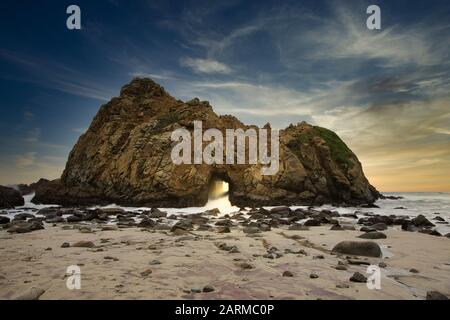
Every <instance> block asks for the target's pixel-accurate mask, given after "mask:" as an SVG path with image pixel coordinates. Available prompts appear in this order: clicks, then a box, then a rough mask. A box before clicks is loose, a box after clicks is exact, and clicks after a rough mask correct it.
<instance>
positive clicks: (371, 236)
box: [358, 231, 387, 240]
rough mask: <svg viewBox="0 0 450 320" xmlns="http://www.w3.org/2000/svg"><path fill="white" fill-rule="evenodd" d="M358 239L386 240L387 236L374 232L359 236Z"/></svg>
mask: <svg viewBox="0 0 450 320" xmlns="http://www.w3.org/2000/svg"><path fill="white" fill-rule="evenodd" d="M358 238H361V239H370V240H376V239H386V238H387V236H386V235H385V234H384V233H382V232H376V231H375V232H367V233H364V234H362V235H360V236H359V237H358Z"/></svg>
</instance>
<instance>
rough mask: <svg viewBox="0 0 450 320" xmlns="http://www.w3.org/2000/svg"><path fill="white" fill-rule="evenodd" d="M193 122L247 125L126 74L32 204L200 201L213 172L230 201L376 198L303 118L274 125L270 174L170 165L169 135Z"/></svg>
mask: <svg viewBox="0 0 450 320" xmlns="http://www.w3.org/2000/svg"><path fill="white" fill-rule="evenodd" d="M193 121H202V123H203V129H204V130H206V129H209V128H217V129H219V130H225V129H237V128H242V129H244V130H246V129H248V128H250V126H246V125H244V124H243V123H241V122H240V121H239V120H238V119H237V118H235V117H233V116H229V115H226V116H218V115H216V114H215V113H214V111H213V109H212V107H211V106H210V104H209V103H208V102H206V101H200V100H198V99H193V100H191V101H189V102H183V101H180V100H176V99H175V98H173V97H172V96H170V95H169V94H168V93H167V92H166V91H165V90H164V88H162V87H161V86H159V85H158V84H156V83H155V82H153V81H152V80H150V79H134V80H133V81H132V82H131V83H129V84H128V85H126V86H124V87H123V88H122V90H121V93H120V96H119V97H116V98H113V99H111V101H110V102H108V103H107V104H105V105H103V106H102V107H101V108H100V110H99V112H98V113H97V115H96V116H95V118H94V120H93V122H92V124H91V126H90V127H89V129H88V130H87V132H86V133H85V134H83V135H82V136H81V137H80V138H79V140H78V142H77V143H76V145H75V146H74V148H73V150H72V151H71V153H70V155H69V159H68V161H67V164H66V168H65V170H64V172H63V174H62V177H61V179H58V180H55V181H52V182H49V183H47V184H43V185H40V186H39V188H38V189H37V190H36V196H35V199H34V200H33V201H34V202H38V203H57V204H62V205H88V204H94V203H95V204H98V203H110V202H114V203H117V204H123V205H146V206H153V207H156V206H157V207H188V206H203V205H204V204H205V203H206V201H207V199H208V195H207V193H208V184H209V181H210V179H211V177H213V176H217V175H219V176H222V177H223V178H224V179H226V180H227V181H228V182H229V184H230V192H229V198H230V202H231V203H232V204H233V205H237V206H262V205H282V204H283V205H289V204H291V205H310V204H322V203H337V204H340V203H347V204H360V203H372V202H374V201H375V200H376V199H377V197H378V192H377V191H376V189H375V188H374V187H372V186H371V185H370V183H369V182H368V181H367V179H366V177H365V176H364V173H363V171H362V166H361V163H360V162H359V161H358V159H357V157H356V156H355V155H354V154H353V152H352V151H351V150H350V149H349V148H348V147H347V146H346V145H345V143H344V142H343V141H342V140H341V139H340V138H339V137H338V136H337V135H336V134H335V133H334V132H332V131H330V130H327V129H325V128H321V127H314V126H311V125H309V124H307V123H305V122H302V123H299V124H297V125H290V126H289V127H288V128H286V129H284V130H281V132H280V169H279V171H278V173H277V174H276V175H273V176H262V175H261V173H260V165H225V164H224V165H211V166H210V165H206V164H200V165H186V164H182V165H175V164H173V162H172V161H171V157H170V152H171V149H172V147H173V145H174V143H173V142H172V141H171V133H172V132H173V130H175V129H177V128H186V129H188V130H192V123H193ZM267 126H270V125H267Z"/></svg>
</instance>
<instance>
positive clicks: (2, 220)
mask: <svg viewBox="0 0 450 320" xmlns="http://www.w3.org/2000/svg"><path fill="white" fill-rule="evenodd" d="M10 221H11V219H9V218H8V217H2V216H0V224H7V223H9V222H10Z"/></svg>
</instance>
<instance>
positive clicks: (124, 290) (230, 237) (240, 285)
mask: <svg viewBox="0 0 450 320" xmlns="http://www.w3.org/2000/svg"><path fill="white" fill-rule="evenodd" d="M91 227H92V231H93V233H81V232H80V231H79V230H78V229H77V228H76V227H74V228H72V227H71V228H70V229H64V228H62V227H61V226H60V225H58V226H53V227H52V226H47V227H46V229H45V230H39V231H35V232H32V233H27V234H13V235H10V234H8V233H7V232H6V231H5V230H1V231H0V257H1V261H0V299H14V298H16V297H17V296H20V295H21V294H23V293H24V292H26V291H28V290H29V289H30V288H32V287H37V288H42V289H44V290H45V293H44V294H43V295H41V297H40V299H217V298H221V299H424V298H425V296H426V293H427V291H432V290H436V291H440V292H441V293H443V294H446V295H449V294H450V240H449V239H447V238H445V237H434V236H430V235H426V234H420V233H412V232H404V231H401V230H395V229H389V230H387V231H385V234H386V235H387V239H384V240H375V241H376V242H377V243H379V244H380V245H382V246H383V250H384V251H385V254H386V255H387V256H388V258H384V259H383V262H385V263H386V265H387V266H386V267H385V268H382V269H381V270H382V280H381V287H382V288H381V290H369V289H368V288H367V287H366V284H364V283H354V282H350V281H349V278H350V277H351V276H352V275H353V273H354V272H356V271H359V272H360V273H362V274H365V271H366V268H367V265H354V264H349V265H348V266H347V267H348V270H336V269H335V267H336V266H337V265H338V261H343V262H344V261H346V260H345V257H338V256H336V255H332V254H331V253H330V250H331V249H332V248H333V246H334V245H335V244H337V243H338V242H340V241H343V240H359V239H357V238H356V237H357V236H358V235H360V234H361V232H359V231H348V230H345V231H330V230H329V226H328V227H314V228H311V229H310V230H309V231H289V230H285V229H282V228H276V229H275V228H273V229H272V230H271V231H268V232H264V233H261V234H259V235H260V236H259V237H249V236H247V235H246V234H244V233H243V232H242V230H240V229H235V228H233V229H232V230H231V233H228V234H218V233H216V232H206V231H193V232H190V233H189V234H188V235H184V236H174V235H171V233H170V232H169V231H146V230H142V229H139V228H125V229H119V230H113V231H100V230H101V229H100V227H99V228H96V227H95V225H93V226H91ZM293 235H297V236H301V237H303V238H304V239H292V238H291V237H292V236H293ZM80 240H87V241H92V242H93V243H94V244H95V247H94V248H75V247H69V248H62V247H61V244H62V243H63V242H69V243H70V244H73V243H75V242H77V241H80ZM217 242H224V243H226V244H228V245H235V246H237V248H238V250H239V253H230V252H227V251H224V250H220V249H219V248H218V247H217V245H216V243H217ZM272 246H275V247H277V248H278V249H279V250H280V252H283V253H284V252H285V249H290V250H292V251H294V252H296V251H298V250H299V249H304V250H305V251H306V252H307V255H304V254H295V253H284V254H283V256H282V257H280V258H278V259H268V258H264V257H263V255H264V254H265V253H266V252H267V248H268V247H272ZM48 248H51V250H50V249H48ZM46 249H47V250H46ZM386 250H387V251H386ZM320 255H322V256H323V258H322V259H321V258H320V257H319V258H318V257H317V256H320ZM389 256H390V257H389ZM105 257H106V259H105ZM356 259H357V260H359V261H360V262H361V261H362V262H371V263H373V264H378V263H379V262H380V261H381V259H374V258H363V257H358V258H356ZM154 260H157V261H159V262H160V264H154V263H153V264H152V263H151V262H152V261H154ZM243 263H247V264H250V265H251V266H253V267H254V268H252V269H245V268H243V266H242V264H243ZM70 265H78V266H80V267H81V273H82V274H81V290H68V289H67V287H66V275H65V273H66V268H67V267H68V266H70ZM411 268H414V269H417V270H418V271H419V273H412V272H409V270H410V269H411ZM148 269H151V270H152V273H151V274H149V275H148V276H143V275H141V273H142V272H144V271H146V270H148ZM284 271H290V272H292V273H293V275H294V276H293V277H283V276H282V274H283V272H284ZM311 273H315V274H317V275H318V276H319V277H318V278H317V279H311V278H310V274H311ZM365 275H366V276H368V274H365ZM339 284H340V287H341V288H338V287H336V286H337V285H339ZM342 284H344V285H348V287H345V286H344V287H342ZM206 285H211V286H213V287H214V289H215V291H214V292H209V293H203V292H202V293H191V292H190V291H191V289H196V288H198V289H202V288H203V287H204V286H206Z"/></svg>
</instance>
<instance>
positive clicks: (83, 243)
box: [72, 241, 95, 248]
mask: <svg viewBox="0 0 450 320" xmlns="http://www.w3.org/2000/svg"><path fill="white" fill-rule="evenodd" d="M72 247H75V248H93V247H95V244H94V243H93V242H92V241H78V242H75V243H74V244H73V245H72Z"/></svg>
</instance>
